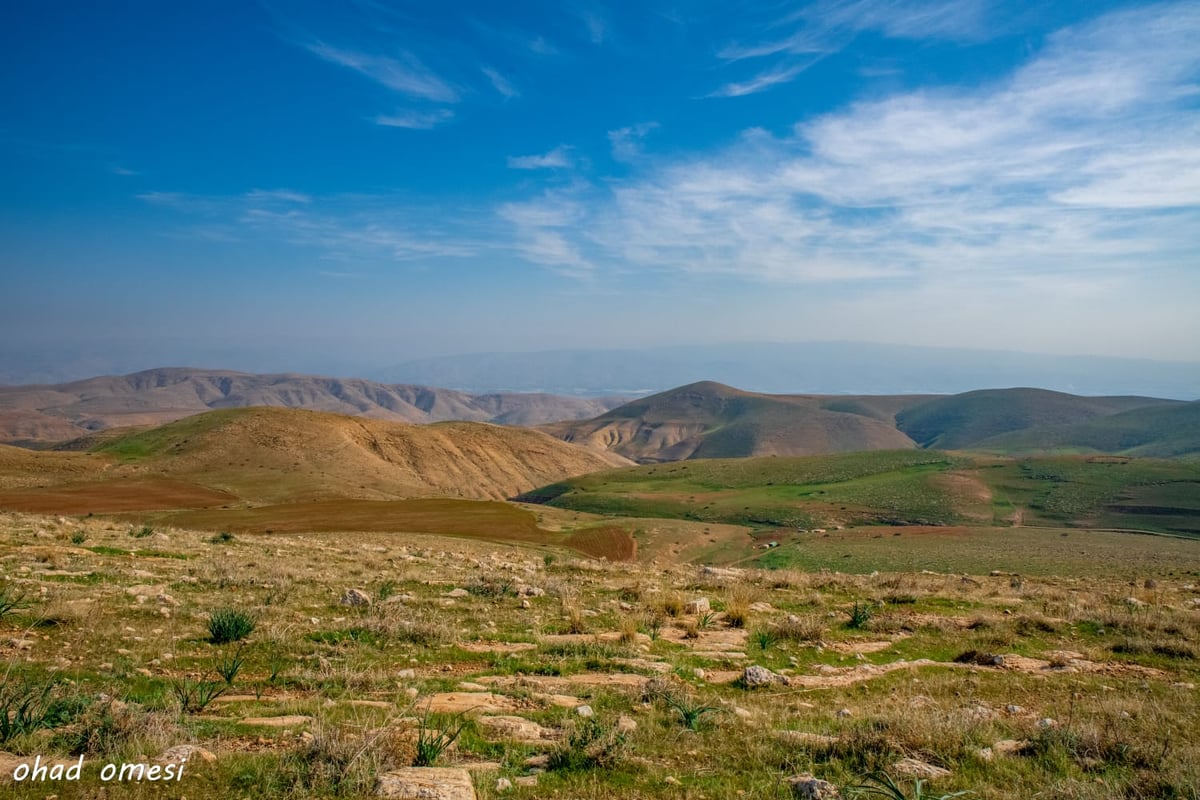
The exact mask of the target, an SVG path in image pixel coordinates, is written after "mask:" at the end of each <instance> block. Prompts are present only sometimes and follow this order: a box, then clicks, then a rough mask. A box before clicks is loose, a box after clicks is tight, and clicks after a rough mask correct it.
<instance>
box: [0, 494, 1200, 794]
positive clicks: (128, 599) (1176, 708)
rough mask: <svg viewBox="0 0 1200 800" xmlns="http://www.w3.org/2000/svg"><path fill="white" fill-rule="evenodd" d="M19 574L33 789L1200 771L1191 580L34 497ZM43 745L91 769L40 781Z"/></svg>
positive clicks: (65, 761)
mask: <svg viewBox="0 0 1200 800" xmlns="http://www.w3.org/2000/svg"><path fill="white" fill-rule="evenodd" d="M0 574H2V575H4V576H5V578H4V580H3V582H2V583H0V658H2V659H3V661H4V663H5V664H6V667H5V671H4V673H3V684H2V686H0V710H2V711H3V713H4V718H3V719H2V720H0V751H3V752H0V793H2V794H5V795H6V796H9V795H11V796H14V797H44V796H46V795H47V794H56V795H58V796H59V797H62V798H68V797H126V796H130V797H155V798H158V797H170V798H181V797H188V798H193V800H195V798H206V797H222V798H236V797H281V798H282V797H369V796H376V795H378V796H385V797H426V798H468V797H480V798H493V797H512V798H521V797H530V798H532V797H537V798H543V797H552V798H618V797H620V798H626V797H673V798H697V799H698V798H714V799H717V798H727V797H728V798H736V797H751V798H757V797H763V798H778V797H789V796H796V797H829V796H835V793H839V792H840V793H841V794H842V795H843V796H846V795H851V794H854V792H855V790H854V788H853V787H855V786H856V785H859V786H861V785H865V784H870V783H871V782H872V781H873V780H874V781H882V782H884V783H886V782H887V781H889V780H893V781H895V782H896V784H897V785H898V787H899V789H900V791H901V792H902V793H903V794H902V795H901V796H907V797H917V796H919V795H918V794H916V793H915V792H916V791H918V790H916V788H915V787H914V781H915V780H916V779H922V780H924V781H926V782H927V784H926V785H925V787H924V790H923V791H924V792H925V794H924V795H923V796H925V797H929V796H935V797H937V796H941V795H944V794H949V793H952V792H956V791H963V790H969V791H970V792H972V795H971V796H975V797H983V798H1007V797H1017V796H1041V797H1069V798H1110V797H1129V798H1176V797H1179V798H1195V797H1198V796H1200V712H1198V711H1197V708H1198V707H1200V703H1198V702H1197V701H1198V700H1200V695H1198V694H1197V690H1196V683H1197V680H1198V679H1200V664H1198V662H1197V656H1198V655H1200V588H1198V586H1200V576H1198V575H1194V574H1185V573H1183V572H1178V573H1175V574H1172V573H1171V571H1170V570H1165V571H1163V572H1162V573H1161V574H1154V575H1150V574H1147V575H1146V576H1144V577H1143V578H1142V579H1140V580H1139V581H1138V582H1136V584H1134V585H1130V583H1129V582H1128V581H1126V580H1121V581H1117V580H1110V581H1105V580H1102V579H1095V578H1093V577H1088V578H1087V579H1082V578H1075V577H1072V576H1070V575H1064V576H1059V577H1037V578H1029V577H1023V576H1020V575H1015V574H1009V573H1005V574H998V573H994V574H983V575H970V576H966V575H946V574H932V573H923V574H914V573H874V574H870V575H845V574H839V573H835V572H820V573H800V572H786V571H779V572H758V571H750V570H738V569H726V568H704V567H699V566H692V565H679V566H670V567H662V566H661V565H660V566H654V567H651V566H644V565H635V564H610V563H608V562H605V561H592V560H580V559H578V558H577V557H576V556H574V555H572V554H570V553H567V552H565V551H562V552H558V551H554V550H551V549H546V548H533V547H529V548H524V547H514V546H512V545H491V544H488V543H485V542H478V541H468V540H457V539H450V538H438V537H432V536H420V535H400V534H377V533H376V534H354V533H345V534H320V535H317V534H310V535H289V536H242V535H237V536H229V535H216V536H214V535H213V534H212V533H201V532H196V531H186V530H176V529H166V530H153V529H151V528H148V527H138V526H134V527H132V528H131V527H130V526H129V525H128V524H126V523H117V522H111V521H108V520H101V519H95V518H93V519H74V518H61V517H39V516H29V515H15V514H7V515H2V516H0ZM222 620H223V621H224V622H221V621H222ZM239 621H248V622H247V627H249V626H250V625H251V624H252V627H253V630H251V631H250V632H248V633H246V632H245V631H244V630H243V631H238V630H236V628H237V623H238V622H239ZM224 623H230V624H231V627H222V625H223V624H224ZM214 633H216V634H218V635H217V636H216V638H218V639H219V638H227V637H225V636H224V634H227V633H228V634H231V635H232V634H243V633H245V634H246V635H244V636H240V635H232V640H231V641H228V642H222V643H215V642H214ZM36 756H41V757H42V761H41V763H43V764H44V763H47V761H49V763H50V764H51V765H53V764H54V763H58V764H61V765H62V766H63V768H64V769H65V768H66V767H69V766H70V765H72V764H76V763H79V759H80V758H81V757H82V758H83V767H82V770H81V777H80V779H79V780H76V781H71V780H65V779H63V780H58V781H53V780H47V781H43V782H40V783H32V782H30V781H29V780H23V781H16V780H14V778H13V775H14V771H16V772H17V773H19V775H20V774H23V773H22V772H21V770H20V765H21V764H23V763H28V762H30V761H31V760H32V759H33V758H35V757H36ZM110 763H112V764H116V765H118V766H119V765H123V764H131V763H141V764H143V765H146V766H147V767H148V766H151V765H159V766H160V767H162V766H165V765H168V764H170V765H176V766H178V765H179V764H181V763H182V764H185V765H186V766H185V769H184V775H183V777H182V778H181V779H178V780H172V781H171V782H170V783H167V782H164V781H161V780H149V779H145V778H143V779H142V780H140V781H132V780H126V781H119V780H111V781H104V780H102V774H101V770H102V768H103V767H104V766H105V765H107V764H110ZM159 774H161V773H159ZM871 776H874V777H871ZM930 792H932V795H931V794H930Z"/></svg>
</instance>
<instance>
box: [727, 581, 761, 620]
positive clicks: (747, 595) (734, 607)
mask: <svg viewBox="0 0 1200 800" xmlns="http://www.w3.org/2000/svg"><path fill="white" fill-rule="evenodd" d="M757 600H758V592H757V590H756V589H755V587H753V586H750V585H748V584H744V583H739V584H736V585H734V586H732V587H731V588H730V589H729V591H728V592H727V593H726V595H725V621H726V622H727V623H729V627H731V628H744V627H746V623H747V622H748V621H749V620H750V606H751V605H752V604H754V603H755V602H756V601H757Z"/></svg>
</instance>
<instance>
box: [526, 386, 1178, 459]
mask: <svg viewBox="0 0 1200 800" xmlns="http://www.w3.org/2000/svg"><path fill="white" fill-rule="evenodd" d="M541 429H542V430H544V431H546V432H547V433H550V434H552V435H554V436H557V437H559V438H561V439H563V440H564V441H568V442H572V443H575V444H582V445H584V446H587V447H591V448H593V449H599V450H605V451H609V452H613V453H617V454H620V455H622V456H625V457H626V458H629V459H632V460H634V461H638V462H642V463H653V462H660V461H679V460H684V459H692V458H747V457H753V456H805V455H817V454H827V453H844V452H852V451H858V450H899V449H908V448H939V449H954V450H970V449H988V450H995V451H1000V452H1007V451H1010V450H1011V451H1014V452H1015V451H1024V452H1035V451H1053V450H1065V451H1077V452H1098V453H1125V452H1126V451H1127V450H1129V451H1131V453H1130V454H1137V455H1147V456H1164V457H1170V456H1177V455H1189V454H1193V453H1200V402H1194V403H1185V402H1183V401H1178V400H1162V399H1159V398H1152V397H1079V396H1076V395H1069V394H1064V393H1061V392H1050V391H1046V390H1042V389H988V390H981V391H975V392H967V393H964V394H959V395H951V396H948V397H940V396H929V395H877V396H870V395H861V396H850V395H846V396H821V395H769V394H761V393H755V392H745V391H741V390H739V389H734V388H732V387H730V386H725V385H723V384H720V383H715V382H711V381H702V382H700V383H694V384H689V385H687V386H682V387H679V388H677V389H671V390H669V391H666V392H661V393H659V394H656V395H652V396H650V397H645V398H641V399H639V400H635V401H633V402H631V403H627V404H625V405H623V406H619V407H618V408H615V409H613V410H611V411H608V412H606V413H604V414H601V415H599V416H597V417H595V418H593V419H589V420H578V421H569V422H559V423H553V424H550V425H543V426H541Z"/></svg>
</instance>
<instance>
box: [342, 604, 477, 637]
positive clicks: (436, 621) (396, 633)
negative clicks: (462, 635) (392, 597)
mask: <svg viewBox="0 0 1200 800" xmlns="http://www.w3.org/2000/svg"><path fill="white" fill-rule="evenodd" d="M360 626H361V627H362V628H363V629H364V630H367V631H370V632H371V633H373V634H375V635H376V636H379V637H382V638H387V639H393V640H395V641H398V642H410V643H412V644H417V645H421V646H422V647H437V646H438V645H443V644H448V643H450V642H451V641H452V640H453V638H454V637H453V634H452V632H451V630H450V627H449V625H448V624H447V623H446V622H445V620H443V619H441V618H439V617H437V616H435V615H434V614H431V613H429V612H428V611H419V610H414V609H413V608H410V607H408V606H404V605H401V604H400V603H376V604H374V605H372V606H371V607H370V608H368V609H367V610H366V613H365V614H363V617H362V619H361V621H360Z"/></svg>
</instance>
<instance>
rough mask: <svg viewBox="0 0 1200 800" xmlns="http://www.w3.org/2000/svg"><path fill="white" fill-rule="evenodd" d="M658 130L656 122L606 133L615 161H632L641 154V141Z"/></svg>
mask: <svg viewBox="0 0 1200 800" xmlns="http://www.w3.org/2000/svg"><path fill="white" fill-rule="evenodd" d="M657 129H658V123H657V122H639V123H638V124H637V125H630V126H628V127H625V128H617V129H616V130H614V131H609V132H608V143H609V145H610V146H611V147H612V157H613V159H614V160H616V161H634V160H636V159H637V158H638V157H639V156H641V154H642V140H643V139H645V138H646V136H647V135H648V134H649V133H650V132H651V131H654V130H657Z"/></svg>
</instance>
